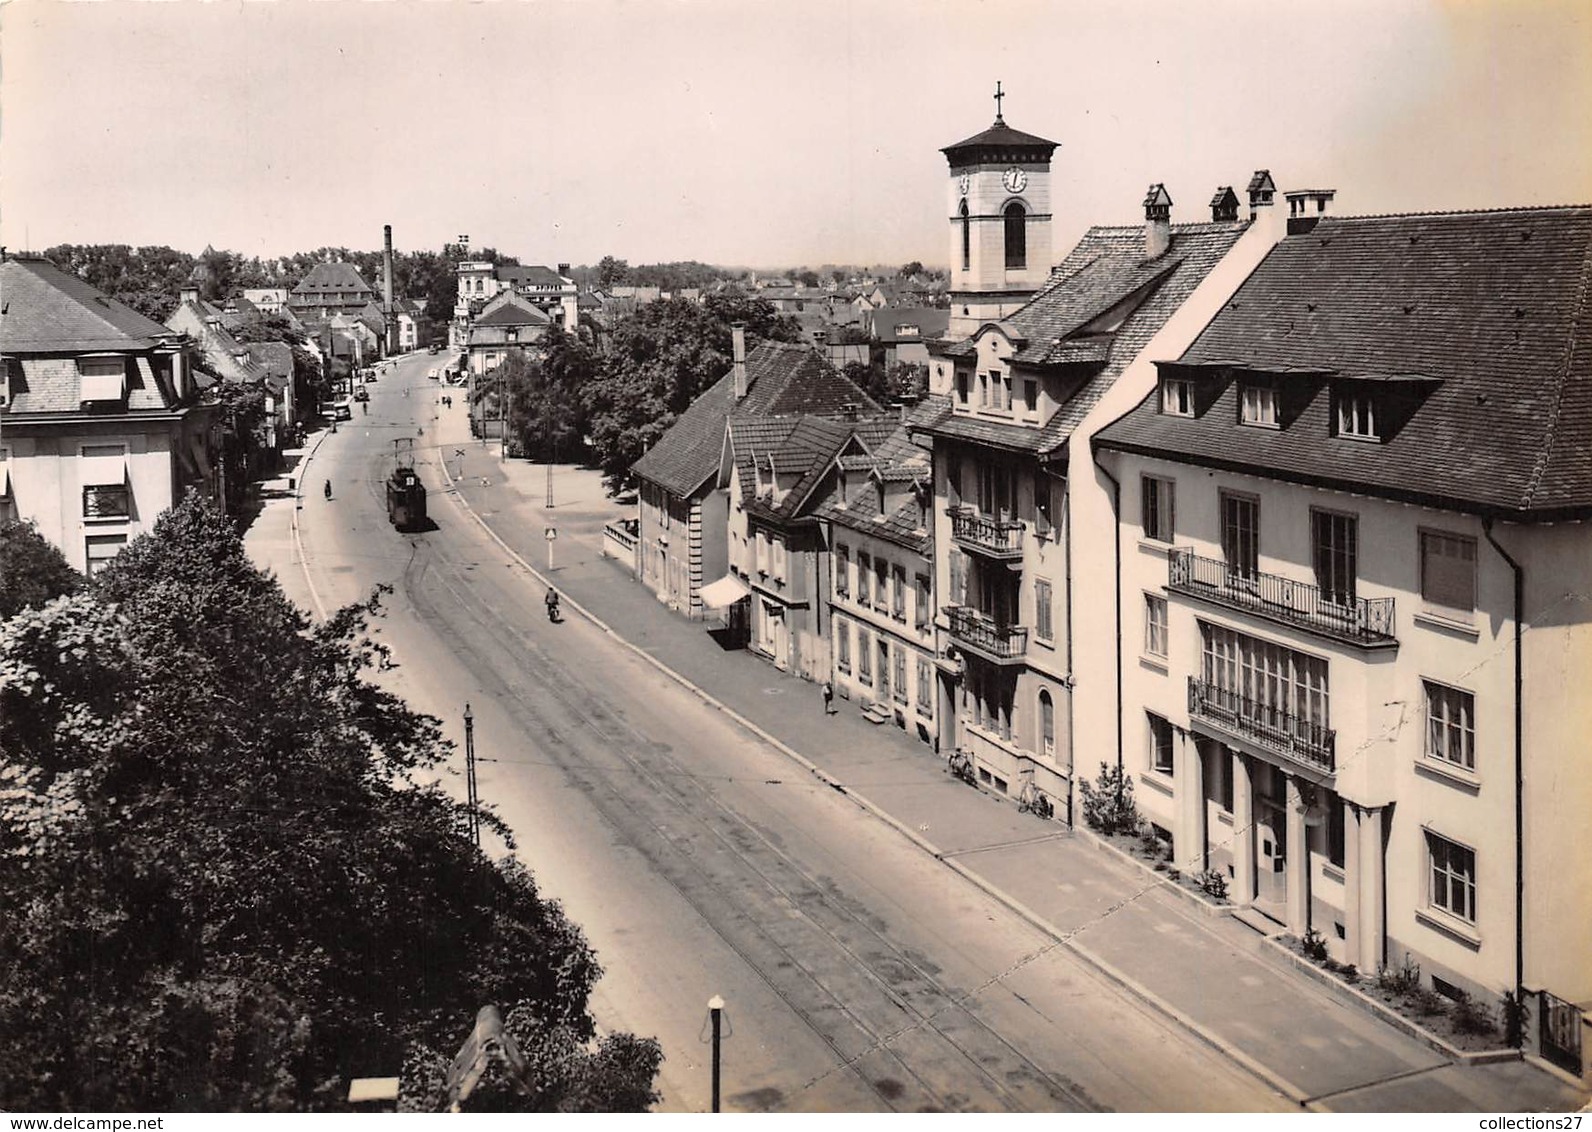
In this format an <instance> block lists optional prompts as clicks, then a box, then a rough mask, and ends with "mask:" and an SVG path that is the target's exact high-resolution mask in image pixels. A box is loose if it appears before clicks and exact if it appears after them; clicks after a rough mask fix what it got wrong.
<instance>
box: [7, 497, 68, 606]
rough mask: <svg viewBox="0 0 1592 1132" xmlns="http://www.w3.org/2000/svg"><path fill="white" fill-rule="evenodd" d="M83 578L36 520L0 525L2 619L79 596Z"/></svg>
mask: <svg viewBox="0 0 1592 1132" xmlns="http://www.w3.org/2000/svg"><path fill="white" fill-rule="evenodd" d="M82 584H83V576H82V575H81V574H79V573H78V572H77V571H76V570H74V569H72V567H71V566H70V565H69V564H68V563H67V561H66V557H65V556H64V555H63V554H62V553H61V552H60V551H59V550H58V549H56V547H55V544H53V543H51V542H50V541H49V540H48V539H46V538H45V537H44V536H43V535H41V534H40V533H39V528H38V527H37V526H35V525H34V523H33V521H32V520H31V519H30V520H27V521H22V520H16V519H13V520H11V521H10V522H5V523H0V620H4V619H5V618H8V617H14V616H16V615H17V614H18V613H20V612H21V611H22V610H23V609H26V608H27V607H29V606H41V605H43V604H45V603H46V602H48V601H51V600H53V599H54V598H58V597H61V596H63V595H65V594H71V593H76V592H77V591H78V589H79V588H80V587H81V586H82Z"/></svg>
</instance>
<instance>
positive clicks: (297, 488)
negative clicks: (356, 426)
mask: <svg viewBox="0 0 1592 1132" xmlns="http://www.w3.org/2000/svg"><path fill="white" fill-rule="evenodd" d="M330 432H331V429H326V428H323V429H321V431H320V432H319V433H317V434H316V437H315V443H314V444H312V445H311V446H310V450H309V451H308V452H306V453H305V454H304V462H303V463H301V464H300V465H299V466H298V468H297V469H296V471H297V473H298V474H297V475H295V476H294V477H293V521H292V528H293V552H294V553H295V554H297V555H298V560H299V569H300V570H302V571H304V585H305V586H306V587H308V589H309V591H310V600H311V601H313V602H314V603H315V612H316V613H317V614H319V616H320V619H321V620H322V621H325V620H326V603H325V602H323V601H322V600H321V595H320V592H319V591H318V590H317V589H316V588H315V579H314V578H313V577H311V576H310V564H309V563H308V562H307V561H305V559H304V542H303V540H302V539H301V538H300V537H299V509H300V508H301V507H303V506H304V472H305V471H306V470H307V469H308V468H309V466H310V461H311V460H313V459H315V454H316V453H317V452H319V451H320V450H321V441H323V440H325V439H326V437H327V435H328V434H329V433H330Z"/></svg>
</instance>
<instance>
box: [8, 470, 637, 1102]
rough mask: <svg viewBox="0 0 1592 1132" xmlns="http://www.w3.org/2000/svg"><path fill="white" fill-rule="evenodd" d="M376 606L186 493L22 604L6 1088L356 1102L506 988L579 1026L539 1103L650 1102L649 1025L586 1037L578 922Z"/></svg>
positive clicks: (17, 1097)
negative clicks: (318, 593)
mask: <svg viewBox="0 0 1592 1132" xmlns="http://www.w3.org/2000/svg"><path fill="white" fill-rule="evenodd" d="M376 612H377V605H376V600H375V598H372V600H371V601H369V602H367V603H365V604H363V605H358V606H351V607H348V608H345V609H343V610H341V611H339V612H338V613H337V614H336V615H334V616H333V617H332V618H331V619H330V620H328V621H327V622H326V623H324V624H322V625H311V624H310V623H309V621H308V620H307V618H306V617H305V616H304V615H303V614H302V613H301V612H300V611H299V610H298V609H297V608H296V607H294V606H293V605H292V604H291V603H290V602H289V601H287V599H286V598H285V597H284V595H283V594H282V591H281V589H280V587H279V586H278V585H277V583H276V581H275V580H274V579H273V578H271V577H270V576H269V575H266V574H264V573H262V572H260V571H259V570H257V569H256V568H254V567H253V566H252V565H251V564H250V563H249V561H248V559H247V558H246V556H245V555H244V552H243V548H242V545H241V543H240V542H239V540H238V538H237V536H236V535H235V534H234V533H233V531H232V530H231V528H230V526H229V525H228V523H227V522H226V520H225V518H224V517H223V516H222V515H221V514H220V512H219V511H217V510H216V509H215V508H214V506H213V505H211V504H209V503H207V502H206V501H204V500H203V499H202V498H200V497H198V496H197V495H193V494H190V495H189V496H188V497H187V499H185V500H184V501H183V502H182V503H181V504H179V505H178V506H177V507H175V508H173V509H172V510H171V511H169V512H167V513H166V514H165V515H164V516H162V518H161V519H160V520H159V521H158V522H157V523H156V525H155V528H154V530H153V532H152V533H150V534H148V535H146V536H143V537H142V538H140V539H138V540H136V541H135V542H134V543H132V544H131V545H130V546H128V547H127V548H126V549H125V550H124V551H123V552H122V554H121V555H120V556H118V557H117V559H116V560H115V561H114V562H113V563H112V564H111V565H110V566H109V567H108V568H107V569H106V570H105V571H103V572H102V573H101V574H100V575H99V577H98V578H96V579H95V582H94V584H93V586H92V588H91V589H89V590H86V591H83V592H79V593H78V594H76V595H74V596H69V597H63V598H60V599H57V600H55V601H53V602H51V603H49V604H47V605H45V606H43V607H42V608H39V609H27V610H24V611H22V612H21V613H19V614H18V615H17V616H15V617H13V618H11V619H10V620H8V621H6V622H5V623H3V624H0V970H4V971H5V973H6V974H5V978H4V979H3V980H0V1064H3V1065H5V1066H6V1072H5V1073H4V1074H0V1108H5V1109H27V1108H34V1109H55V1110H57V1111H60V1110H78V1111H81V1110H97V1111H109V1110H123V1109H141V1110H149V1109H154V1110H194V1109H197V1110H218V1109H221V1110H224V1109H244V1110H303V1109H332V1108H337V1107H340V1105H341V1098H342V1097H343V1096H344V1095H345V1093H346V1089H347V1081H348V1078H350V1077H355V1076H376V1075H387V1074H390V1073H396V1072H398V1070H399V1067H400V1066H401V1065H404V1064H405V1063H406V1062H407V1063H409V1064H410V1065H420V1064H424V1063H427V1062H428V1061H430V1062H434V1061H435V1060H436V1059H437V1058H438V1057H445V1056H447V1055H449V1054H451V1053H452V1052H453V1051H454V1050H456V1049H457V1048H458V1045H459V1042H460V1041H461V1040H462V1038H463V1036H464V1034H465V1033H466V1032H467V1031H468V1029H469V1027H470V1024H471V1020H472V1019H473V1018H474V1016H475V1012H476V1010H477V1009H478V1007H480V1006H481V1005H482V1004H485V1003H494V1004H498V1005H500V1006H501V1007H502V1008H503V1009H504V1010H505V1012H506V1013H511V1014H513V1016H515V1017H516V1018H518V1019H522V1021H521V1022H520V1023H519V1026H520V1027H521V1028H522V1029H524V1030H525V1031H526V1032H527V1033H530V1032H532V1031H535V1032H542V1031H545V1032H547V1033H551V1034H562V1035H565V1038H564V1039H563V1040H562V1041H563V1044H562V1045H561V1046H559V1045H556V1044H552V1045H550V1046H549V1048H550V1049H554V1050H555V1051H556V1052H557V1053H558V1056H557V1058H552V1057H550V1058H549V1059H548V1060H549V1062H554V1061H556V1063H557V1065H558V1066H559V1067H560V1072H559V1074H557V1075H555V1076H554V1077H552V1078H550V1079H549V1080H548V1081H546V1082H544V1084H543V1087H542V1091H541V1092H540V1093H538V1095H537V1096H536V1097H535V1098H533V1099H534V1102H535V1103H536V1104H537V1105H539V1106H540V1107H545V1108H560V1107H562V1108H582V1107H594V1106H600V1105H602V1104H605V1103H608V1101H609V1100H610V1099H611V1098H621V1100H622V1101H623V1102H625V1103H633V1104H634V1105H635V1106H636V1107H643V1106H645V1104H647V1103H650V1101H651V1099H652V1075H653V1073H654V1072H655V1070H656V1068H657V1059H656V1057H655V1056H654V1057H652V1058H651V1059H650V1060H649V1058H648V1056H647V1053H648V1049H649V1048H650V1047H649V1044H648V1043H646V1042H641V1041H638V1040H636V1039H628V1038H624V1039H616V1042H617V1044H614V1043H609V1044H605V1045H600V1046H598V1047H597V1048H596V1050H595V1051H591V1050H589V1049H588V1048H587V1043H588V1042H589V1041H590V1040H591V1039H592V1037H593V1034H594V1028H593V1024H592V1020H591V1017H590V1015H589V1013H588V1010H587V1001H588V996H589V993H590V991H591V988H592V985H593V983H594V981H595V980H596V978H597V977H598V974H599V967H598V965H597V962H596V960H595V958H594V956H593V954H592V952H591V950H590V948H589V947H588V945H587V944H586V942H585V940H584V938H583V937H582V935H581V933H580V931H579V930H578V928H576V927H575V926H574V925H573V924H571V923H570V922H569V921H568V920H567V918H566V917H565V916H564V914H563V912H562V910H561V909H560V907H559V906H558V904H557V903H555V902H552V901H549V900H545V899H543V898H542V897H541V896H540V894H539V893H538V891H537V888H536V884H535V882H534V880H533V879H532V877H531V875H530V874H529V873H528V872H527V871H526V870H525V869H524V868H522V867H520V866H519V865H517V864H515V863H513V862H512V861H509V862H506V863H493V862H492V861H490V860H489V859H487V858H486V857H485V856H483V855H482V854H481V853H480V852H479V851H477V850H476V849H475V848H474V846H473V845H472V844H471V842H470V841H469V840H467V838H466V836H465V833H464V830H465V817H466V815H465V812H464V809H463V807H462V806H461V805H460V804H459V803H457V802H455V801H453V800H452V799H451V798H450V797H449V796H448V795H447V794H446V793H445V792H444V791H443V790H442V789H441V788H440V786H438V785H437V784H436V783H435V782H433V781H431V777H432V776H434V775H435V774H436V773H437V771H438V770H439V768H440V764H441V762H442V760H443V759H444V758H445V757H446V755H447V754H448V751H449V746H448V744H447V743H446V742H445V741H444V739H443V738H442V736H441V733H440V729H439V724H438V721H437V720H435V719H433V718H431V717H428V716H425V715H420V714H417V713H415V712H413V711H411V710H410V709H409V708H408V707H407V706H406V705H405V704H404V703H403V702H402V701H400V700H399V699H397V698H396V697H395V696H393V695H392V694H391V693H390V692H387V691H385V690H383V689H382V688H380V687H378V686H376V685H375V684H373V683H372V682H370V681H369V680H368V679H367V674H368V671H369V670H370V668H371V667H372V665H373V664H374V662H375V661H376V659H377V658H378V657H379V656H380V655H381V652H382V647H381V646H380V645H379V644H377V643H376V642H374V641H373V640H372V638H371V637H370V635H369V633H368V626H369V620H370V618H371V617H372V616H373V615H374V614H375V613H376ZM487 821H488V825H489V826H490V827H492V828H498V829H500V830H501V826H500V824H499V823H497V822H496V819H495V818H493V817H492V816H491V815H490V814H489V815H487ZM404 1087H405V1091H406V1093H412V1092H414V1091H416V1090H423V1088H424V1082H423V1081H421V1080H419V1079H418V1078H412V1079H411V1080H409V1081H406V1082H405V1086H404ZM518 1103H530V1102H529V1101H525V1100H522V1101H520V1102H518Z"/></svg>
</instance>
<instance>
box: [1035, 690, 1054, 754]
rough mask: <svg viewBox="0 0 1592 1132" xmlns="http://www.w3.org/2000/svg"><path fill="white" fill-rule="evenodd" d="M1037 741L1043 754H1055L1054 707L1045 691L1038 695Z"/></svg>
mask: <svg viewBox="0 0 1592 1132" xmlns="http://www.w3.org/2000/svg"><path fill="white" fill-rule="evenodd" d="M1039 741H1040V743H1041V744H1042V747H1041V749H1042V750H1043V751H1044V752H1045V754H1047V755H1053V754H1055V753H1056V705H1055V704H1054V703H1053V702H1052V701H1051V698H1050V693H1049V692H1045V691H1041V692H1040V693H1039Z"/></svg>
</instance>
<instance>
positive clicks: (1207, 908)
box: [1073, 826, 1233, 920]
mask: <svg viewBox="0 0 1592 1132" xmlns="http://www.w3.org/2000/svg"><path fill="white" fill-rule="evenodd" d="M1073 832H1074V833H1077V834H1078V835H1079V836H1081V837H1082V838H1083V839H1084V841H1086V842H1088V843H1089V844H1091V845H1093V846H1094V847H1095V848H1096V849H1098V850H1100V852H1102V853H1105V854H1107V855H1108V856H1110V857H1112V858H1114V859H1116V860H1118V861H1121V862H1123V863H1124V864H1127V865H1131V866H1132V867H1133V868H1135V869H1137V870H1138V871H1139V872H1141V873H1143V874H1144V876H1145V878H1146V879H1148V880H1153V881H1156V882H1157V883H1158V884H1159V886H1160V887H1161V889H1162V891H1164V892H1166V893H1168V894H1169V895H1172V896H1175V897H1177V898H1178V899H1180V900H1182V901H1184V902H1185V903H1188V904H1192V905H1193V906H1194V908H1195V910H1196V911H1198V912H1199V913H1200V915H1202V916H1204V917H1205V918H1206V919H1209V920H1224V919H1228V918H1230V917H1231V916H1232V914H1233V905H1231V904H1217V903H1216V902H1215V901H1212V900H1209V899H1207V898H1205V897H1203V896H1201V895H1200V894H1199V893H1197V892H1191V891H1190V890H1189V889H1187V888H1184V887H1183V886H1182V885H1181V884H1179V883H1178V882H1177V881H1175V880H1173V879H1172V878H1171V877H1169V876H1167V875H1166V873H1164V872H1157V871H1156V870H1155V869H1154V868H1152V867H1151V866H1149V865H1146V864H1145V863H1144V862H1143V861H1141V860H1139V859H1138V858H1137V857H1135V856H1134V855H1133V854H1131V853H1124V852H1123V851H1122V850H1121V849H1118V848H1117V847H1116V846H1115V845H1113V844H1111V842H1109V841H1107V840H1106V839H1105V838H1103V837H1101V836H1100V835H1099V834H1098V833H1095V832H1094V831H1093V830H1089V829H1085V828H1084V827H1082V826H1079V827H1078V828H1077V829H1075V830H1074V831H1073Z"/></svg>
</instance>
